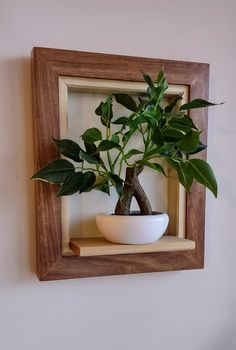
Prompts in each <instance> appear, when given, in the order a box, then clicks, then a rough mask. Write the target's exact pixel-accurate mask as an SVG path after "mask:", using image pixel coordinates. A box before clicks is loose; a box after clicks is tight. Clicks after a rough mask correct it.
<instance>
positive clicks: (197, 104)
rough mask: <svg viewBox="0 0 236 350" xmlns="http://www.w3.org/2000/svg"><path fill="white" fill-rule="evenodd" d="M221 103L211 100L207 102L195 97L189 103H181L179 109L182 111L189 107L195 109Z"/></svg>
mask: <svg viewBox="0 0 236 350" xmlns="http://www.w3.org/2000/svg"><path fill="white" fill-rule="evenodd" d="M223 103H224V102H222V103H212V102H208V101H206V100H202V99H196V100H193V101H191V102H189V103H185V104H184V105H182V106H181V107H180V110H181V111H183V110H185V111H187V110H189V109H196V108H205V107H210V106H216V105H221V104H223Z"/></svg>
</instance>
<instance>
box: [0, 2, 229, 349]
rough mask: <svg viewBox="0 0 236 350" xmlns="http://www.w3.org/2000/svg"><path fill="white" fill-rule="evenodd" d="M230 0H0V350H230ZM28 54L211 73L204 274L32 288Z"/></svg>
mask: <svg viewBox="0 0 236 350" xmlns="http://www.w3.org/2000/svg"><path fill="white" fill-rule="evenodd" d="M235 18H236V2H235V0H232V1H231V0H226V1H221V0H220V1H219V0H197V1H196V0H176V1H174V0H172V1H161V0H155V1H154V0H146V1H139V0H137V1H132V0H126V1H115V0H110V1H109V0H101V1H95V0H94V1H92V0H87V1H82V0H67V1H66V0H57V1H56V0H48V1H45V0H41V1H35V0H21V1H19V0H18V1H17V0H0V111H1V112H0V118H1V124H0V125H1V127H0V144H1V147H0V164H1V171H0V216H1V221H0V222H1V231H0V334H1V336H0V348H1V349H4V350H14V349H20V350H65V349H66V350H67V349H72V348H76V349H81V350H94V349H97V350H106V349H108V350H110V349H114V350H118V349H119V350H120V349H124V350H127V349H128V350H129V349H130V350H156V349H160V350H172V349H175V350H221V349H226V350H234V349H236V332H235V328H236V296H235V295H236V278H235V275H236V274H235V272H236V268H235V265H236V258H235V256H236V254H235V250H236V235H235V215H236V210H235V208H236V204H235V203H236V185H235V180H234V178H235V176H234V173H235V171H236V165H235V164H236V162H235V142H234V140H235V136H236V122H235V120H236V119H235V118H236V116H235V107H234V104H235V96H236V89H235V86H236V85H235V81H234V80H235V78H236V64H235V62H236V46H235V31H236V25H235ZM33 46H45V47H56V48H65V49H75V50H87V51H95V52H107V53H118V54H126V55H138V56H147V57H158V58H168V59H179V60H189V61H199V62H209V63H210V64H211V74H210V98H211V100H213V101H222V100H225V101H226V102H227V103H226V104H225V105H223V106H220V107H217V108H214V109H211V110H210V113H209V117H210V121H209V140H208V144H209V152H208V160H209V162H210V163H211V164H212V166H213V167H214V169H215V171H216V174H217V178H218V181H219V188H220V191H219V198H218V200H215V199H214V198H213V196H212V195H210V194H208V196H207V213H206V214H207V217H206V267H205V269H204V270H199V271H183V272H170V273H159V274H158V273H152V274H142V275H129V276H119V277H116V276H114V277H102V278H90V279H81V280H68V281H57V282H44V283H39V282H38V280H37V278H36V276H35V233H34V208H33V206H34V200H33V185H32V184H31V183H30V182H29V177H30V175H31V174H32V172H33V152H32V116H31V87H30V84H31V81H30V52H31V48H32V47H33Z"/></svg>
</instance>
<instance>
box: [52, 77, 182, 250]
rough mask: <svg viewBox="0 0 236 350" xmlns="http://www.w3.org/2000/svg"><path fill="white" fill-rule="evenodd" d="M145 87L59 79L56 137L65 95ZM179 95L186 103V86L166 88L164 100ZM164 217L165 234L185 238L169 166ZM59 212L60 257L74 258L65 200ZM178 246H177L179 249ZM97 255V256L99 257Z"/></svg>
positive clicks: (64, 123)
mask: <svg viewBox="0 0 236 350" xmlns="http://www.w3.org/2000/svg"><path fill="white" fill-rule="evenodd" d="M146 88H147V84H146V83H144V82H131V81H119V80H116V81H114V80H106V79H91V78H78V77H64V76H60V77H59V115H60V138H67V137H68V94H69V92H70V91H73V92H75V91H76V92H78V93H79V92H82V93H83V92H89V93H97V92H102V93H105V94H106V93H108V92H109V91H112V92H113V93H122V92H123V93H124V92H126V93H129V94H138V93H142V92H145V91H146ZM181 93H182V94H183V101H182V102H183V103H186V102H187V101H188V86H186V85H170V86H169V87H168V90H167V91H166V97H167V98H172V97H174V96H176V95H179V94H181ZM167 202H168V211H167V212H168V214H169V216H170V223H169V227H168V231H167V234H171V235H174V236H176V237H180V238H185V213H186V192H185V189H184V188H183V186H182V185H180V184H179V182H178V177H177V174H176V172H175V171H173V169H172V168H171V167H169V168H168V200H167ZM61 210H62V254H63V255H64V256H68V255H74V253H73V252H72V251H71V249H70V232H69V219H68V217H69V215H68V210H69V209H68V198H67V197H62V198H61ZM178 247H180V244H179V246H178ZM100 255H101V254H100Z"/></svg>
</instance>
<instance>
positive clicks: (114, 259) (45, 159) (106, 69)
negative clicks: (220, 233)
mask: <svg viewBox="0 0 236 350" xmlns="http://www.w3.org/2000/svg"><path fill="white" fill-rule="evenodd" d="M32 62H33V65H32V67H33V71H32V73H33V74H32V76H33V101H34V103H33V108H34V132H35V163H36V170H38V169H39V168H41V167H43V166H45V164H47V163H49V162H50V161H51V160H52V159H55V158H57V157H58V153H57V150H56V147H55V145H54V144H53V142H52V136H54V137H57V138H59V137H61V136H63V132H64V131H63V130H65V128H64V127H63V123H64V122H63V121H64V120H65V118H64V117H63V116H65V115H66V114H67V90H68V91H69V90H70V89H72V90H73V89H75V90H78V89H81V88H82V89H83V88H84V86H82V85H83V84H85V85H86V84H87V85H89V84H90V87H91V84H92V83H91V82H96V84H98V88H99V89H101V88H102V87H103V88H104V86H105V90H106V89H107V87H106V83H107V82H108V85H109V82H113V83H114V82H115V83H116V84H118V85H120V86H126V85H127V84H128V85H129V84H130V83H131V84H133V85H132V86H134V83H135V84H137V86H138V85H139V84H140V82H141V81H142V74H141V71H144V72H146V73H148V74H150V75H151V76H152V77H153V78H155V77H156V74H157V72H158V71H159V70H160V69H161V68H162V67H164V70H165V73H166V76H167V81H168V82H169V83H170V84H171V85H173V86H178V87H179V86H182V87H183V90H185V91H187V93H188V99H190V100H192V99H194V98H203V99H207V97H208V79H209V65H208V64H204V63H193V62H182V61H170V60H160V59H152V58H141V57H128V56H118V55H109V54H98V53H87V52H77V51H67V50H57V49H46V48H34V49H33V53H32ZM81 82H82V83H81ZM104 83H105V85H104ZM87 85H86V86H87ZM81 86H82V87H81ZM132 89H133V87H132ZM190 116H191V117H192V118H193V119H194V122H195V123H196V124H197V126H198V127H199V128H200V129H201V130H203V132H202V141H203V142H206V137H207V111H206V110H205V109H201V110H198V111H197V112H195V111H192V112H191V115H190ZM63 118H64V119H63ZM201 157H202V159H204V158H205V157H206V153H205V152H202V155H201ZM198 158H199V156H198ZM56 192H57V189H56V188H55V187H54V186H52V185H50V184H45V183H41V182H37V183H36V220H37V222H36V230H37V232H36V234H37V272H38V277H39V279H40V280H52V279H63V278H77V277H92V276H104V275H118V274H129V273H142V272H155V271H171V270H183V269H196V268H202V267H203V264H204V218H205V190H204V188H203V187H202V186H200V185H198V184H194V185H193V188H192V190H191V195H190V196H189V195H186V194H184V197H183V196H182V197H181V198H182V199H181V198H180V196H179V195H178V200H177V202H178V206H179V203H180V202H181V200H182V202H181V203H182V204H181V205H180V207H182V208H183V202H184V213H182V214H183V216H182V217H183V218H184V219H183V218H182V225H184V227H185V234H184V237H181V235H178V237H177V245H176V244H175V242H174V243H173V241H174V240H176V237H172V236H169V237H165V238H164V241H165V242H164V241H163V245H162V246H161V248H160V247H158V248H157V249H154V250H152V249H151V250H147V251H146V250H141V251H140V250H138V251H134V252H133V251H124V250H121V251H118V250H117V254H114V252H113V253H109V250H108V253H107V252H105V250H106V249H107V248H106V249H105V250H104V253H102V255H100V254H93V253H92V254H89V255H90V256H77V255H75V254H74V253H73V252H71V251H70V249H69V247H72V245H73V241H72V242H71V243H70V242H69V241H70V238H69V237H68V233H65V231H66V229H65V227H66V224H65V216H64V215H63V214H62V213H63V210H62V209H63V206H64V205H65V203H63V200H61V198H59V197H56ZM180 192H181V191H180ZM183 198H184V199H183ZM182 212H183V209H182ZM172 235H173V234H172ZM181 239H182V240H183V241H184V244H186V245H185V246H184V245H183V241H181ZM168 240H170V243H169V241H168ZM171 240H172V241H171ZM161 244H162V243H161ZM85 246H86V244H85ZM183 247H184V248H183ZM82 248H83V247H82ZM82 248H81V249H82ZM92 248H93V246H92ZM108 249H110V248H108ZM82 250H83V249H82ZM82 250H81V251H82ZM74 251H76V249H74ZM107 254H108V255H107ZM81 255H82V254H81ZM85 255H86V254H85Z"/></svg>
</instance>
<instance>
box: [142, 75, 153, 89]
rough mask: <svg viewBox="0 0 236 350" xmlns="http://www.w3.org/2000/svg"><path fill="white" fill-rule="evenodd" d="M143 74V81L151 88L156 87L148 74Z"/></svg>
mask: <svg viewBox="0 0 236 350" xmlns="http://www.w3.org/2000/svg"><path fill="white" fill-rule="evenodd" d="M142 74H143V79H144V80H145V81H146V83H147V84H148V85H149V86H151V87H154V84H153V81H152V79H151V77H150V76H149V75H148V74H145V73H144V72H142Z"/></svg>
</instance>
